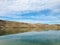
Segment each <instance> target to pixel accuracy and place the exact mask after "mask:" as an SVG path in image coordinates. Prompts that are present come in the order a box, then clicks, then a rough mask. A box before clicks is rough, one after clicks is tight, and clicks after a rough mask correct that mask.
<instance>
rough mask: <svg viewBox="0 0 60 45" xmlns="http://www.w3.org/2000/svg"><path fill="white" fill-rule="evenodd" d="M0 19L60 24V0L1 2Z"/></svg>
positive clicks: (0, 0) (3, 0) (7, 0)
mask: <svg viewBox="0 0 60 45" xmlns="http://www.w3.org/2000/svg"><path fill="white" fill-rule="evenodd" d="M0 19H2V20H10V21H18V22H26V23H44V24H60V0H0Z"/></svg>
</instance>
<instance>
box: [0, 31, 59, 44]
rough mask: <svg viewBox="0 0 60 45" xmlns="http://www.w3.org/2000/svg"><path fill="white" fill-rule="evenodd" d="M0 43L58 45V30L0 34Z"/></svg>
mask: <svg viewBox="0 0 60 45" xmlns="http://www.w3.org/2000/svg"><path fill="white" fill-rule="evenodd" d="M0 45H60V31H52V30H49V31H41V32H36V31H32V32H25V33H18V34H12V35H5V36H0Z"/></svg>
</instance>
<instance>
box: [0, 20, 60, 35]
mask: <svg viewBox="0 0 60 45" xmlns="http://www.w3.org/2000/svg"><path fill="white" fill-rule="evenodd" d="M42 30H60V24H53V25H49V24H41V23H40V24H39V23H38V24H30V23H24V22H15V21H6V20H0V35H4V34H13V33H22V32H28V31H42Z"/></svg>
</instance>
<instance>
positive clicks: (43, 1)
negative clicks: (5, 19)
mask: <svg viewBox="0 0 60 45" xmlns="http://www.w3.org/2000/svg"><path fill="white" fill-rule="evenodd" d="M58 2H60V0H0V15H4V14H6V13H9V12H11V11H20V12H21V11H25V10H32V11H34V10H35V11H38V10H41V9H42V10H43V9H45V8H51V9H52V8H53V9H54V6H55V5H56V4H57V3H58Z"/></svg>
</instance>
